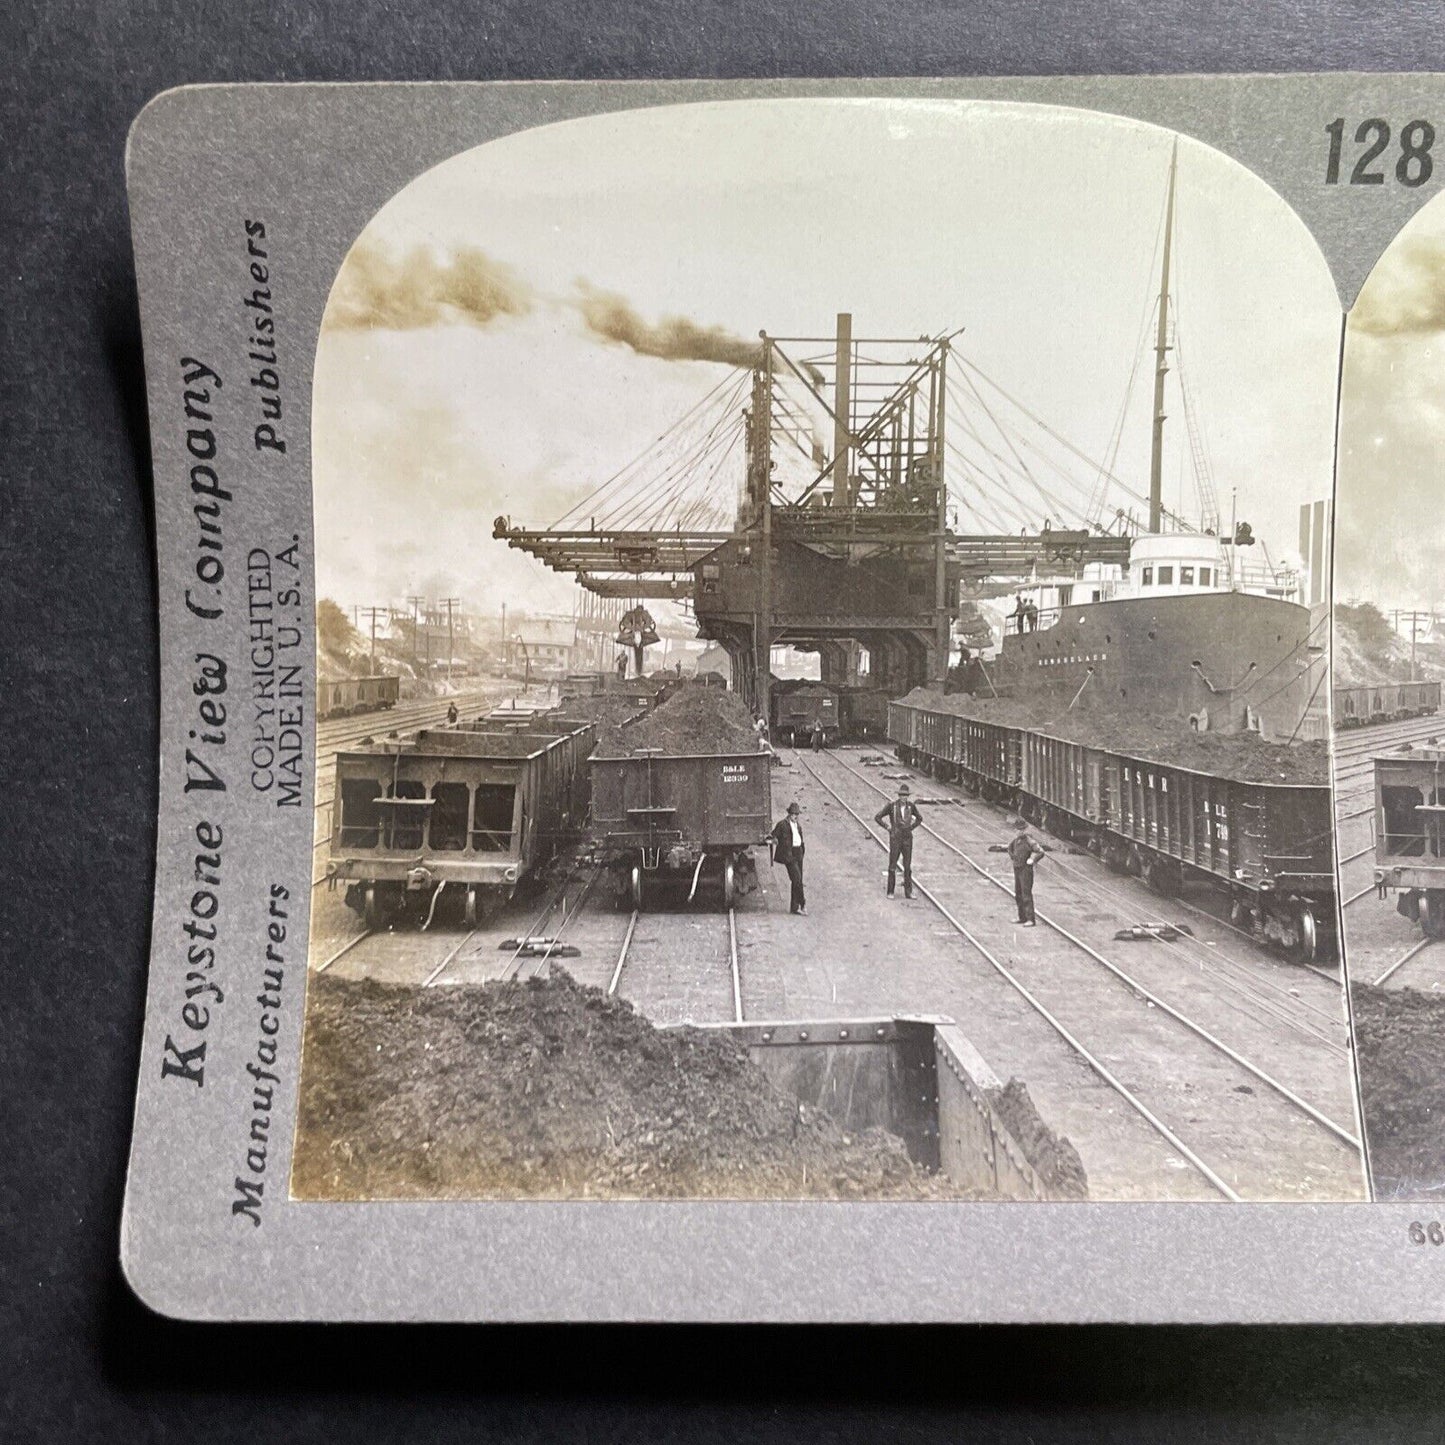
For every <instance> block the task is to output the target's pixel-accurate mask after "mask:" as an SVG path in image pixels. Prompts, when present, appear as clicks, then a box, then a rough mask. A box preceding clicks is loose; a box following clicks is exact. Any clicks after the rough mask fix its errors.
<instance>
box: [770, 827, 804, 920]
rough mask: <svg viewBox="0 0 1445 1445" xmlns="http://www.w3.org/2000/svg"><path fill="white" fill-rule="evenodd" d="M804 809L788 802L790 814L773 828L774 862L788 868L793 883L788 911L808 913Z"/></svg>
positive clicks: (789, 878) (789, 880) (789, 879)
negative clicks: (804, 852)
mask: <svg viewBox="0 0 1445 1445" xmlns="http://www.w3.org/2000/svg"><path fill="white" fill-rule="evenodd" d="M802 811H803V810H802V809H801V808H800V807H799V806H798V805H797V804H796V803H789V804H788V816H787V817H786V818H784V819H783V821H782V822H781V823H779V824H778V826H777V827H776V828H774V829H773V834H772V844H773V862H774V863H781V864H782V865H783V867H784V868H786V869H787V870H788V882H789V883H791V884H792V885H793V889H792V896H791V897H790V898H789V900H788V912H789V913H800V914H802V915H803V916H804V917H805V918H806V917H807V914H808V909H807V906H806V900H805V899H804V897H803V825H802V823H801V822H800V821H799V816H800V815H801V813H802Z"/></svg>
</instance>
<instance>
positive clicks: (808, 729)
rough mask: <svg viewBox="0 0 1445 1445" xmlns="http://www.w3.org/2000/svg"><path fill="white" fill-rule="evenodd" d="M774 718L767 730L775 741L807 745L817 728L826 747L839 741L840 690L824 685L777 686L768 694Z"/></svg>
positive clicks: (769, 720) (780, 684) (781, 684)
mask: <svg viewBox="0 0 1445 1445" xmlns="http://www.w3.org/2000/svg"><path fill="white" fill-rule="evenodd" d="M768 701H769V710H770V711H771V713H772V716H771V717H770V718H769V719H768V727H769V729H770V730H771V732H772V736H773V738H774V739H775V740H778V741H781V740H782V739H783V738H784V737H786V739H787V741H788V742H789V743H796V742H797V741H798V740H799V739H802V741H804V742H807V741H808V740H809V739H811V738H812V736H813V732H814V729H815V728H822V730H823V745H824V746H825V747H826V746H827V745H828V744H829V743H833V742H837V740H838V736H839V732H840V725H839V712H838V689H837V688H835V687H829V686H828V685H827V684H826V683H822V682H802V683H786V682H784V683H775V684H774V685H773V687H772V688H771V689H770V691H769V694H768Z"/></svg>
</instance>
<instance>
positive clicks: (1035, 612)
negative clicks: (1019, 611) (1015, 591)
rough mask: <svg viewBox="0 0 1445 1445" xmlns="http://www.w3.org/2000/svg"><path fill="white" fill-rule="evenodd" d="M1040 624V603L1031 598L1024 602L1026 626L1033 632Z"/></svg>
mask: <svg viewBox="0 0 1445 1445" xmlns="http://www.w3.org/2000/svg"><path fill="white" fill-rule="evenodd" d="M1038 625H1039V605H1038V603H1037V602H1035V601H1033V599H1032V598H1030V600H1029V601H1027V602H1025V603H1024V626H1025V627H1026V628H1028V630H1029V631H1030V632H1032V631H1034V629H1035V628H1036V627H1038Z"/></svg>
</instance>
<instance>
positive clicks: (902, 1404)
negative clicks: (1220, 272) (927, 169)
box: [0, 0, 1445, 1442]
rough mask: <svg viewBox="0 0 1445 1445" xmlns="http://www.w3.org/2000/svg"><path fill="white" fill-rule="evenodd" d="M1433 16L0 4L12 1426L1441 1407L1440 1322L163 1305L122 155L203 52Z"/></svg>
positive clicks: (1146, 32) (1282, 10)
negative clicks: (411, 1311)
mask: <svg viewBox="0 0 1445 1445" xmlns="http://www.w3.org/2000/svg"><path fill="white" fill-rule="evenodd" d="M1442 22H1445V13H1442V7H1441V6H1440V5H1438V4H1423V3H1418V0H1417V3H1407V4H1388V3H1381V4H1377V5H1368V4H1349V3H1342V0H1331V3H1324V4H1314V5H1309V4H1305V3H1301V5H1300V8H1299V9H1298V11H1296V10H1294V9H1291V8H1289V7H1288V6H1285V5H1281V4H1278V3H1267V4H1266V3H1260V4H1255V5H1251V6H1239V7H1230V6H1227V5H1223V4H1219V3H1205V0H1196V3H1180V0H1168V3H1163V4H1154V5H1149V4H1147V0H1140V3H1139V5H1138V6H1137V7H1136V6H1135V5H1131V4H1123V3H1119V0H1105V3H1099V4H1088V3H1085V0H1051V3H1048V4H1041V5H1036V6H1028V5H1009V4H1005V3H1002V0H991V3H987V4H980V5H972V6H968V5H952V4H940V3H934V4H927V3H922V0H903V3H893V4H890V5H888V6H887V7H886V8H884V7H879V8H877V9H870V8H868V7H866V6H864V5H862V4H858V3H846V4H840V5H826V4H823V3H818V0H815V3H808V0H780V3H779V4H778V5H776V6H768V5H764V4H758V3H752V0H739V3H733V4H721V3H717V0H694V3H691V4H683V3H678V4H676V5H663V4H655V3H654V4H651V5H636V6H630V7H629V6H626V5H623V4H618V3H616V0H590V3H583V0H578V3H575V4H567V3H559V0H530V3H504V4H491V5H468V4H464V3H460V0H452V3H446V4H439V5H431V6H425V7H423V6H420V5H412V4H408V3H405V0H391V3H386V0H331V3H324V4H315V5H311V6H305V7H303V6H301V5H296V6H286V5H277V4H266V3H247V0H228V3H223V4H213V3H208V0H194V3H191V4H180V3H172V0H151V3H144V4H131V5H125V4H122V3H114V0H111V3H108V0H71V3H65V0H54V3H25V0H19V3H13V0H12V4H11V5H10V6H8V7H6V8H5V9H4V11H3V14H0V41H3V45H0V55H3V57H4V60H3V62H0V63H3V65H4V68H5V84H4V87H3V90H0V106H3V119H4V130H3V134H0V166H3V173H0V277H3V282H0V285H3V307H0V325H3V328H4V338H5V339H4V346H3V350H0V443H3V444H0V508H3V532H0V549H3V550H0V559H3V560H0V598H3V601H4V614H3V615H4V620H5V624H6V630H5V633H4V637H5V652H4V654H3V656H4V663H3V672H0V715H3V718H4V721H5V729H4V732H3V734H0V736H3V738H4V744H3V747H4V752H3V756H4V757H5V759H6V762H7V763H8V766H6V767H5V769H4V777H3V781H0V857H3V858H4V859H5V860H6V861H7V863H8V865H9V867H8V870H7V871H8V875H9V876H8V879H7V884H6V887H5V888H4V890H3V900H0V1018H3V1040H4V1064H5V1066H6V1067H5V1068H4V1079H5V1083H4V1089H3V1094H0V1390H3V1392H4V1396H3V1404H0V1436H3V1437H4V1438H7V1439H10V1438H13V1439H16V1440H104V1441H107V1442H118V1441H123V1440H130V1439H147V1440H151V1439H166V1440H171V1439H177V1440H187V1441H189V1440H196V1441H230V1440H247V1441H251V1440H256V1441H260V1440H266V1441H282V1440H299V1439H310V1438H323V1437H328V1436H329V1437H331V1438H333V1439H358V1438H362V1439H367V1440H377V1441H390V1440H400V1439H426V1440H452V1439H468V1440H508V1441H511V1440H550V1439H555V1438H559V1437H567V1438H577V1437H584V1436H585V1438H587V1439H588V1440H598V1441H602V1440H634V1439H644V1438H645V1439H689V1440H693V1439H701V1440H727V1441H729V1442H737V1441H742V1440H753V1439H763V1440H778V1441H783V1440H788V1441H791V1440H794V1439H798V1438H807V1439H822V1440H863V1441H875V1440H914V1439H962V1438H968V1439H975V1440H988V1441H991V1440H1074V1439H1098V1438H1108V1439H1142V1440H1169V1441H1173V1440H1217V1439H1220V1438H1225V1437H1227V1438H1231V1439H1246V1438H1247V1439H1256V1438H1257V1439H1290V1440H1294V1439H1298V1440H1309V1441H1324V1440H1332V1439H1340V1438H1343V1439H1371V1440H1407V1439H1419V1440H1432V1441H1434V1440H1438V1439H1440V1438H1442V1436H1445V1394H1442V1383H1441V1381H1442V1369H1441V1364H1442V1348H1445V1333H1442V1332H1440V1331H1437V1330H1428V1329H1375V1330H1319V1329H1310V1330H1298V1329H1297V1330H1241V1329H1217V1330H1177V1329H1166V1330H1139V1329H1078V1330H1062V1329H1050V1330H1019V1329H1014V1330H997V1329H963V1328H959V1329H891V1330H864V1329H846V1330H843V1329H791V1330H764V1331H756V1330H744V1329H677V1328H669V1329H662V1328H610V1329H600V1328H560V1327H559V1328H527V1329H521V1328H474V1329H433V1328H412V1329H402V1328H386V1329H368V1330H359V1329H340V1328H316V1327H285V1328H280V1327H275V1328H254V1327H217V1326H212V1327H198V1326H188V1325H178V1324H174V1323H170V1322H167V1321H163V1320H160V1319H158V1318H156V1317H154V1316H152V1315H151V1314H149V1313H148V1312H147V1311H146V1310H145V1309H144V1308H143V1307H141V1306H140V1305H139V1304H137V1303H136V1302H135V1300H134V1299H133V1298H132V1297H131V1296H130V1294H129V1292H128V1290H127V1288H126V1286H125V1284H124V1283H123V1281H122V1280H121V1278H120V1276H119V1271H118V1268H117V1263H116V1257H117V1237H118V1228H119V1211H120V1200H121V1192H122V1185H123V1180H124V1173H125V1155H126V1147H127V1143H128V1137H129V1128H130V1112H131V1099H132V1090H133V1085H134V1076H135V1067H136V1056H137V1047H138V1043H139V1039H140V1029H141V1018H142V1010H143V1005H144V991H143V990H144V982H145V967H146V954H147V946H148V928H149V917H150V889H151V881H152V879H151V872H152V861H153V846H154V844H153V835H154V817H155V787H156V768H155V755H156V721H155V718H156V667H157V663H156V638H155V595H154V564H153V542H152V538H151V499H150V491H149V488H150V474H149V463H148V450H147V438H146V422H145V396H144V388H143V380H142V357H141V345H140V337H139V328H138V322H137V316H136V303H135V294H134V280H133V272H132V265H131V252H130V243H129V235H128V222H127V214H126V206H125V192H124V180H123V175H122V156H123V146H124V140H125V134H126V129H127V127H128V126H129V124H130V121H131V120H132V118H133V117H134V116H135V114H136V112H137V111H138V110H139V109H140V108H141V106H142V105H143V104H144V103H145V101H146V100H147V99H149V98H150V97H151V96H152V95H154V94H155V93H156V92H158V91H160V90H164V89H166V88H168V87H170V86H173V85H179V84H183V83H186V82H194V81H245V80H391V79H395V80H452V79H454V80H481V79H532V78H559V79H560V78H584V77H585V78H593V77H596V78H601V77H621V78H632V77H644V76H655V77H666V76H675V77H692V76H787V75H817V76H828V75H847V74H862V75H870V74H871V75H938V74H961V75H968V74H1029V73H1049V72H1075V73H1091V72H1111V71H1113V72H1149V71H1160V72H1163V71H1211V70H1239V71H1268V70H1315V69H1361V70H1394V69H1399V70H1405V69H1445V23H1442ZM916 204H917V205H918V206H919V207H920V210H921V211H922V210H926V205H927V198H926V197H919V198H917V199H916ZM1227 1267H1228V1262H1227V1261H1221V1268H1227Z"/></svg>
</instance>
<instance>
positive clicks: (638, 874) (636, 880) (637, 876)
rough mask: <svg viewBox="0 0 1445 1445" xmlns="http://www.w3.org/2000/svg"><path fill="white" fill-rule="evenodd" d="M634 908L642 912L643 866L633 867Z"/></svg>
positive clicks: (634, 865) (636, 865)
mask: <svg viewBox="0 0 1445 1445" xmlns="http://www.w3.org/2000/svg"><path fill="white" fill-rule="evenodd" d="M631 882H632V906H633V908H634V909H635V910H636V911H637V912H638V913H641V912H642V864H641V863H634V864H633V865H632V880H631Z"/></svg>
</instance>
